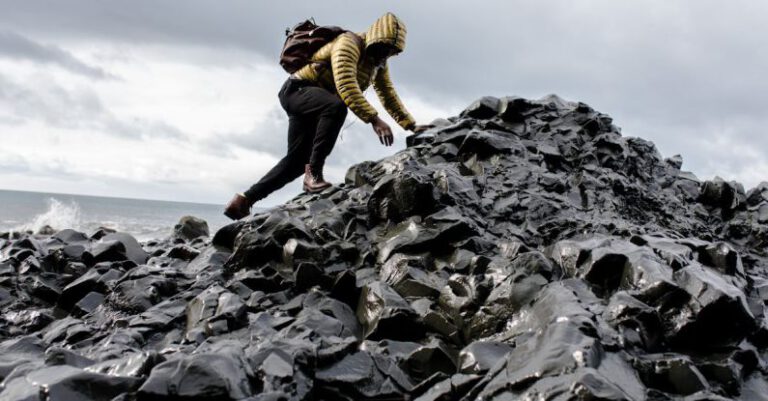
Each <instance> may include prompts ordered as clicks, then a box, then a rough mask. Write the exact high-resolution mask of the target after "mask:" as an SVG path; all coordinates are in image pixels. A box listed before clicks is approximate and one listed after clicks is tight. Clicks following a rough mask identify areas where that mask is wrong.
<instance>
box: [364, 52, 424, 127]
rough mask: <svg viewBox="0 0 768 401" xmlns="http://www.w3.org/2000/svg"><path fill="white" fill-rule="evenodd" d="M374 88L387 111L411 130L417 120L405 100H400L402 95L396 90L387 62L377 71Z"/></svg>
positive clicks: (400, 123)
mask: <svg viewBox="0 0 768 401" xmlns="http://www.w3.org/2000/svg"><path fill="white" fill-rule="evenodd" d="M373 89H374V90H376V94H377V95H378V96H379V100H381V105H382V106H384V109H386V110H387V113H389V115H390V116H392V118H393V119H394V120H395V121H397V123H398V124H399V125H400V126H401V127H403V129H404V130H409V129H411V128H413V127H414V126H415V125H416V120H414V119H413V116H411V113H409V112H408V110H406V109H405V106H404V105H403V102H401V101H400V97H399V96H397V92H395V86H394V85H393V84H392V80H391V79H390V78H389V66H387V65H386V64H385V65H384V66H383V67H381V68H380V69H379V70H378V71H377V72H376V76H375V77H374V79H373Z"/></svg>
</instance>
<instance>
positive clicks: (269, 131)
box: [203, 105, 288, 157]
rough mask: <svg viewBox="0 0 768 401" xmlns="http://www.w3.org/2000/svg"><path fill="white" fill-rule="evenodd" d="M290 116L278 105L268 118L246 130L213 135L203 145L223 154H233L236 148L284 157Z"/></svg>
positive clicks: (269, 113) (271, 110) (268, 114)
mask: <svg viewBox="0 0 768 401" xmlns="http://www.w3.org/2000/svg"><path fill="white" fill-rule="evenodd" d="M287 132H288V117H287V116H286V114H285V111H283V109H282V108H281V107H280V106H279V105H276V106H274V107H273V108H272V109H270V110H269V112H268V113H267V118H266V120H265V121H263V122H259V123H257V124H255V125H254V126H253V128H251V129H250V130H248V131H246V132H226V133H219V134H216V135H213V136H211V137H210V138H208V139H207V140H206V141H204V143H203V145H204V146H205V147H206V148H208V149H209V150H212V151H214V152H216V153H217V154H219V155H221V156H231V155H232V150H233V149H234V148H243V149H248V150H254V151H259V152H265V153H268V154H270V155H272V156H275V157H282V156H283V155H284V154H285V152H286V150H287V148H288V138H287Z"/></svg>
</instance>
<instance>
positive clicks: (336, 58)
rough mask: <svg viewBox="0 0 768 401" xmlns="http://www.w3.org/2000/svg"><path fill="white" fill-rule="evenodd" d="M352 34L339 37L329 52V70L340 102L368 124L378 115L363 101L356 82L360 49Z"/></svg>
mask: <svg viewBox="0 0 768 401" xmlns="http://www.w3.org/2000/svg"><path fill="white" fill-rule="evenodd" d="M352 35H354V33H344V34H341V35H339V37H338V38H337V40H336V43H335V44H334V46H333V50H332V52H331V68H332V69H333V79H334V84H335V85H336V91H338V92H339V96H341V100H343V101H344V103H345V104H346V105H347V107H349V109H350V110H352V112H353V113H355V115H356V116H357V117H358V118H360V120H362V121H363V122H366V123H369V122H371V120H372V119H373V117H375V116H376V115H378V112H377V111H376V109H374V108H373V106H371V104H370V103H368V101H367V100H366V99H365V96H364V95H363V91H362V90H360V85H359V83H358V82H357V63H358V61H359V60H360V48H359V45H358V41H357V40H356V38H354V37H352Z"/></svg>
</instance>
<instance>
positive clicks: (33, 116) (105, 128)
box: [0, 74, 185, 140]
mask: <svg viewBox="0 0 768 401" xmlns="http://www.w3.org/2000/svg"><path fill="white" fill-rule="evenodd" d="M0 110H7V113H9V114H10V115H11V117H9V118H11V119H12V121H13V122H14V123H15V124H18V123H19V121H20V120H21V121H23V120H33V121H41V122H44V123H45V124H48V125H51V126H54V127H59V128H64V129H71V130H77V129H93V130H96V131H99V132H102V133H104V134H108V135H115V136H120V137H125V138H130V139H137V140H138V139H151V138H166V139H177V140H180V139H184V138H185V135H184V133H182V132H181V131H180V130H179V129H178V128H176V127H174V126H171V125H169V124H167V123H165V122H163V121H156V120H146V119H141V118H126V117H118V116H115V115H114V114H113V113H112V112H111V111H110V110H109V109H107V108H106V107H105V106H104V104H103V103H102V102H101V99H99V97H98V96H97V95H96V94H95V93H94V92H93V91H90V90H88V89H86V88H79V89H77V90H68V89H66V88H63V87H61V86H59V85H58V84H56V83H55V82H38V83H36V85H35V87H33V88H30V87H27V86H25V85H21V84H19V83H16V82H14V81H12V80H11V79H9V78H7V77H5V76H4V75H2V74H0Z"/></svg>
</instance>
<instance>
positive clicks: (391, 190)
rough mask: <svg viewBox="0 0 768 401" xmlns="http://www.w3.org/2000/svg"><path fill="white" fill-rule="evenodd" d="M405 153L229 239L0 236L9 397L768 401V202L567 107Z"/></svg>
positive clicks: (495, 110) (228, 231) (183, 229)
mask: <svg viewBox="0 0 768 401" xmlns="http://www.w3.org/2000/svg"><path fill="white" fill-rule="evenodd" d="M406 142H407V148H406V149H404V150H402V151H400V152H398V153H396V154H394V155H392V156H389V157H386V158H383V159H381V160H378V161H366V162H363V163H360V164H357V165H354V166H351V167H350V168H349V170H348V172H347V174H346V177H345V181H344V182H343V183H340V184H337V185H335V186H334V187H332V188H329V189H327V190H325V191H323V192H321V193H318V194H300V195H298V196H296V197H295V198H294V199H292V200H291V201H289V202H287V203H286V204H284V205H280V206H278V207H275V208H272V209H270V210H267V211H264V212H261V213H258V214H256V215H254V216H251V217H249V218H248V219H245V220H242V221H238V222H236V223H233V224H230V225H228V226H226V227H224V228H222V229H220V230H219V231H218V232H217V233H215V234H214V235H213V237H212V238H209V236H208V233H207V229H205V225H204V224H203V222H201V221H199V220H197V219H193V218H187V219H186V220H184V221H182V222H180V225H179V226H178V227H177V229H176V232H175V233H174V234H172V235H171V236H169V238H165V239H159V240H156V241H150V242H146V243H143V244H139V243H138V242H137V241H136V240H135V239H133V238H132V237H130V236H128V235H127V234H124V233H114V232H107V231H104V232H99V233H97V234H94V235H92V236H90V237H88V236H86V235H85V234H83V233H78V232H77V231H74V230H63V231H60V232H58V233H55V234H53V235H49V234H46V235H42V234H33V233H27V234H14V235H0V306H2V308H3V312H2V315H1V316H0V380H2V382H0V390H1V391H0V399H14V400H15V399H82V400H89V399H108V400H112V399H114V400H165V399H167V400H208V399H210V400H214V399H215V400H328V399H333V400H366V399H367V400H383V399H387V400H410V399H414V400H422V401H427V400H461V401H469V400H476V399H482V400H485V401H491V400H493V401H501V400H516V399H523V400H534V399H535V400H538V399H546V400H649V401H651V400H653V401H656V400H687V401H692V400H745V401H746V400H750V401H751V400H766V399H768V396H766V394H768V365H767V364H766V362H767V360H766V356H767V355H768V315H767V314H766V304H767V303H768V257H767V255H766V249H767V248H766V246H768V183H763V184H761V185H759V186H758V187H756V188H753V189H751V190H749V191H745V190H744V188H743V187H742V186H741V185H740V184H738V183H736V182H726V181H724V180H722V179H720V178H715V179H713V180H709V181H701V180H699V179H698V178H697V177H696V176H695V175H693V174H692V173H690V172H686V171H683V170H681V168H682V166H683V161H682V158H681V157H680V156H679V155H675V156H673V157H670V158H666V159H665V158H663V157H662V156H661V155H660V154H659V153H658V152H657V151H656V149H655V147H654V145H653V144H652V143H650V142H648V141H645V140H643V139H640V138H633V137H625V136H622V135H621V133H620V130H619V129H618V128H617V127H616V126H615V125H613V121H612V119H611V118H610V117H608V116H606V115H604V114H602V113H599V112H596V111H595V110H593V109H591V108H590V107H589V106H588V105H586V104H584V103H578V102H568V101H565V100H563V99H561V98H558V97H557V96H548V97H545V98H542V99H539V100H529V99H523V98H519V97H506V98H494V97H484V98H482V99H479V100H478V101H477V102H475V103H473V104H472V105H471V106H470V107H468V108H467V109H466V110H464V111H463V112H462V113H460V115H459V116H456V117H450V118H448V119H440V120H436V121H434V122H433V128H431V129H429V130H427V131H425V132H422V133H420V134H415V135H411V136H409V137H408V138H407V140H406ZM46 397H47V398H46ZM56 397H60V398H56ZM67 397H69V398H67Z"/></svg>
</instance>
